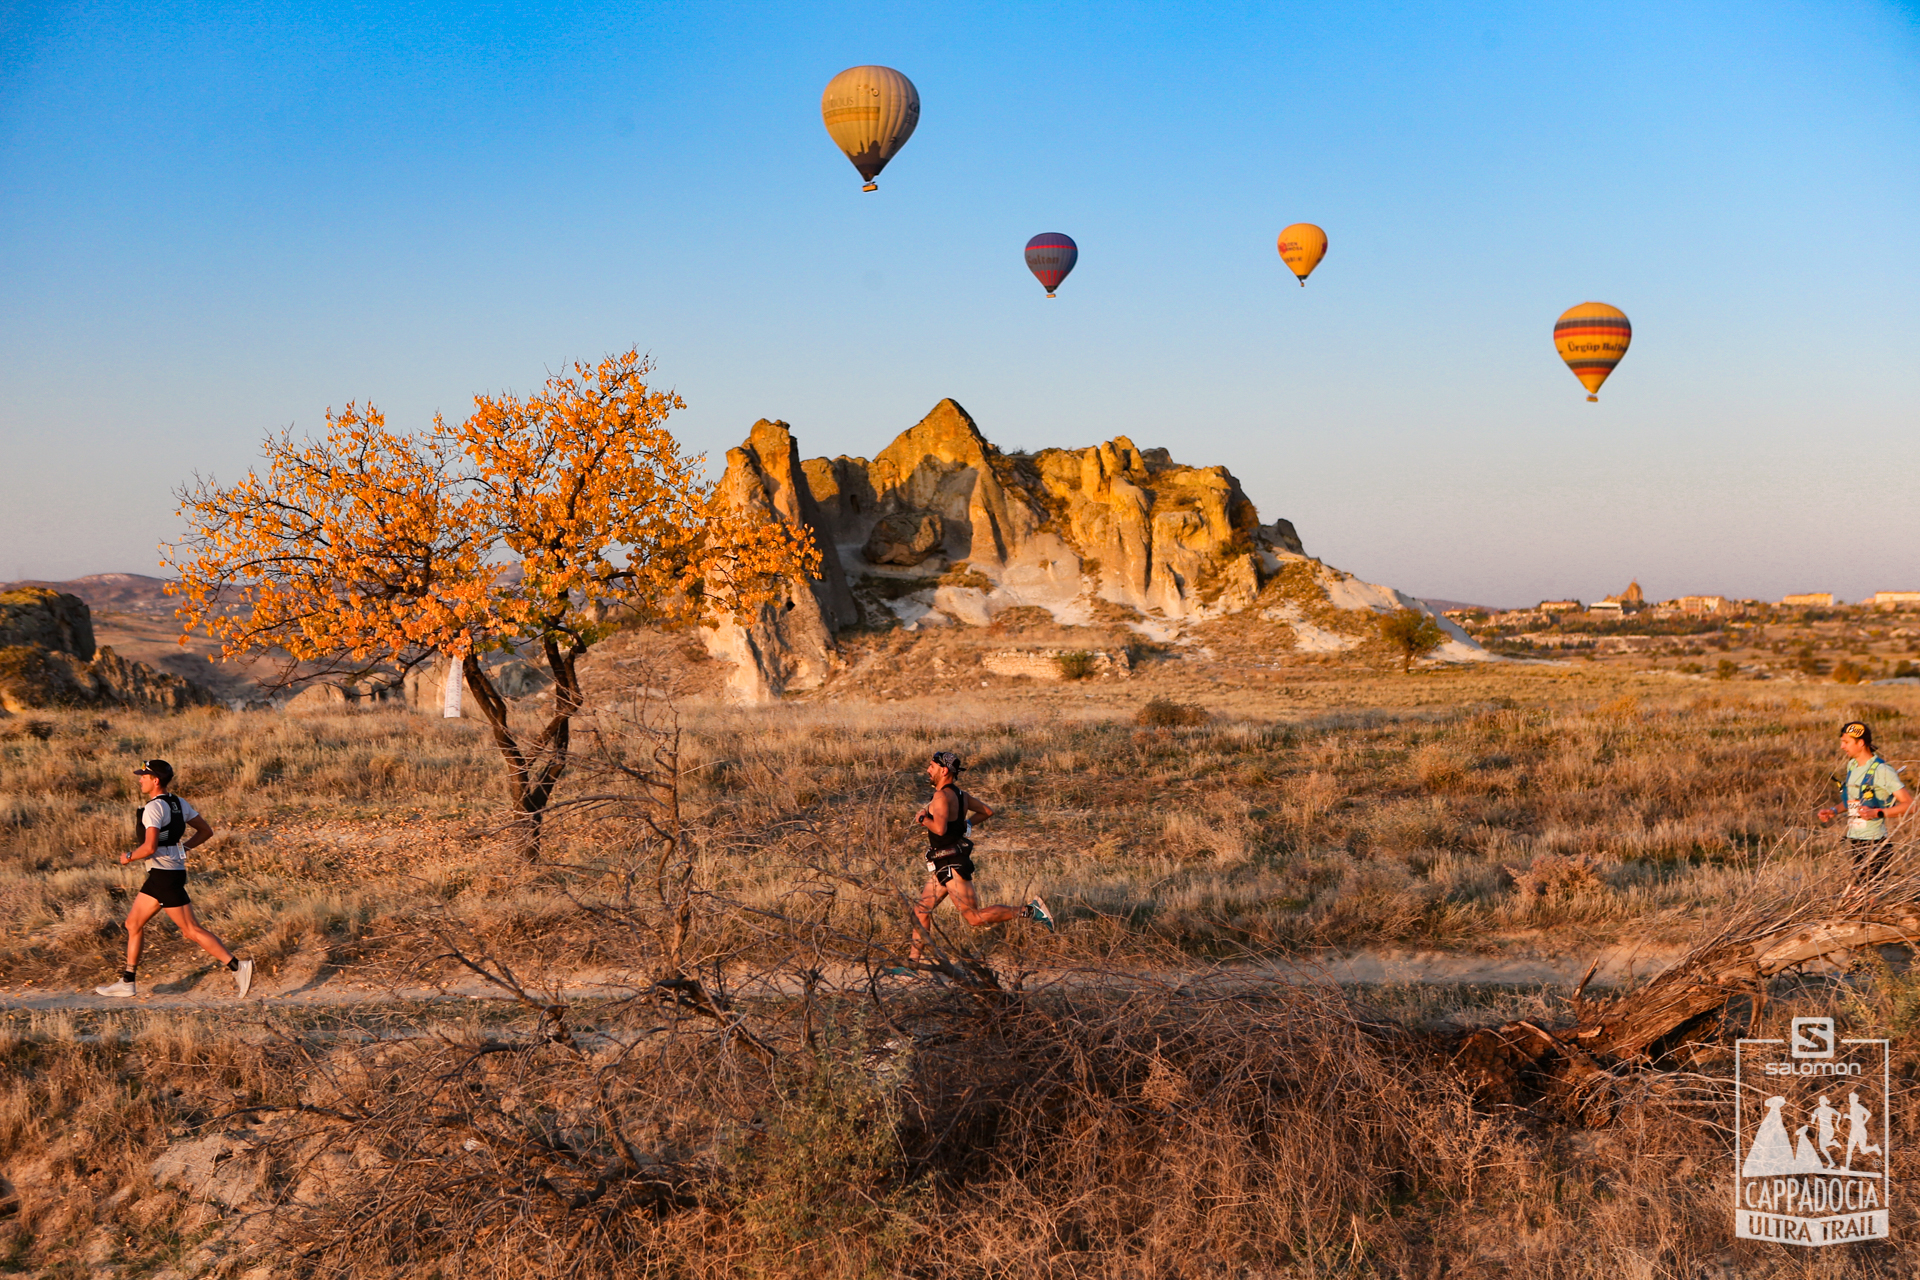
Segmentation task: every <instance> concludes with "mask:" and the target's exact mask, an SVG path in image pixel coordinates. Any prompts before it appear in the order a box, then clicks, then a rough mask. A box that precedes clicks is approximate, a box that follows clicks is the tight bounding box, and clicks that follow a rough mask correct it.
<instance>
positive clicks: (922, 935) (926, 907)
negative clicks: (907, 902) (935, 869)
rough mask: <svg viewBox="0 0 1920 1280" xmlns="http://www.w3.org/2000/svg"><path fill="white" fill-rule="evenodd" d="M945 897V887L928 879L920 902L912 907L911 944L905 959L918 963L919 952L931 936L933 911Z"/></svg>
mask: <svg viewBox="0 0 1920 1280" xmlns="http://www.w3.org/2000/svg"><path fill="white" fill-rule="evenodd" d="M946 896H947V886H945V885H943V884H941V883H940V881H939V879H938V878H936V877H931V876H930V877H928V879H927V887H926V888H924V889H922V890H921V891H920V901H919V902H917V903H915V904H914V907H913V943H912V945H911V946H909V947H908V948H907V959H908V960H909V961H911V962H914V963H918V962H919V959H920V952H921V950H922V948H924V947H925V946H926V943H927V939H928V938H929V937H931V936H932V935H933V909H934V908H935V907H937V906H939V905H940V899H942V898H944V897H946Z"/></svg>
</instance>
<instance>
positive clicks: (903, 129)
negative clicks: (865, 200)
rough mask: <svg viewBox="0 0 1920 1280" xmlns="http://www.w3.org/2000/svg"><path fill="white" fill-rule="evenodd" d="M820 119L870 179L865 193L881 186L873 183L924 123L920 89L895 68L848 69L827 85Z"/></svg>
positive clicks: (864, 189)
mask: <svg viewBox="0 0 1920 1280" xmlns="http://www.w3.org/2000/svg"><path fill="white" fill-rule="evenodd" d="M820 118H821V119H822V120H824V121H825V122H826V125H827V136H828V137H830V138H832V139H833V145H834V146H836V147H839V148H840V150H842V151H844V152H845V153H846V156H847V159H849V160H851V161H853V167H854V168H856V169H858V170H859V171H860V176H861V177H862V178H865V179H866V180H867V185H866V186H864V187H862V188H860V189H861V190H862V191H874V190H877V189H878V188H879V186H880V184H879V183H877V182H875V181H874V179H875V178H876V177H878V176H879V174H880V171H881V170H882V169H884V168H886V167H887V161H889V160H891V159H893V157H894V154H895V153H896V152H898V151H899V150H900V148H901V147H903V146H905V145H906V143H907V139H908V138H911V137H912V136H913V130H914V126H916V125H918V124H919V123H920V91H919V90H917V89H915V88H914V87H913V81H911V80H909V79H907V78H906V77H905V76H903V75H901V74H900V73H899V72H898V71H895V70H894V69H893V68H892V67H848V68H847V69H846V70H845V71H842V72H841V73H840V74H839V75H837V76H835V77H834V78H833V79H831V80H829V81H827V90H826V92H825V93H823V94H821V95H820Z"/></svg>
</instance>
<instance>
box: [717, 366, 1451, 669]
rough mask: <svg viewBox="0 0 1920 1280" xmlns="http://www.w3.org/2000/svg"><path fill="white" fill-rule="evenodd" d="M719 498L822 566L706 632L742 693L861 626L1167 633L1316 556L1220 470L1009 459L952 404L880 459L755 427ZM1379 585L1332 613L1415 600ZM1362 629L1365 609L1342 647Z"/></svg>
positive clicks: (1076, 455) (1253, 599) (1323, 593)
mask: <svg viewBox="0 0 1920 1280" xmlns="http://www.w3.org/2000/svg"><path fill="white" fill-rule="evenodd" d="M715 501H716V502H724V503H731V504H734V505H735V506H736V507H737V508H738V509H741V510H745V511H749V512H752V513H755V514H757V515H759V516H760V517H762V518H765V519H778V520H783V521H785V522H787V523H788V524H791V525H794V526H796V527H801V528H804V529H805V530H807V531H808V532H809V533H810V534H811V535H812V536H813V538H814V540H815V543H816V544H817V545H818V546H819V547H820V550H821V555H822V560H823V565H822V573H821V577H820V579H819V580H817V581H815V582H813V583H799V582H795V583H793V584H791V586H790V588H789V590H788V592H787V593H786V595H785V596H784V597H783V598H782V599H780V600H777V601H775V602H773V603H771V604H769V605H767V606H765V607H764V608H762V609H761V610H760V612H759V615H758V616H757V617H756V618H754V619H753V621H752V622H751V624H750V625H747V626H738V625H735V624H732V623H728V624H725V625H723V626H722V627H720V628H718V629H717V630H714V631H711V632H709V634H708V640H707V644H708V649H709V651H710V652H711V653H712V654H713V655H714V656H716V657H724V658H727V659H729V660H731V661H732V662H733V664H734V673H735V674H734V677H733V680H732V682H731V684H730V690H731V692H732V693H733V695H734V696H735V697H738V698H740V699H742V700H746V701H763V700H765V699H767V698H770V697H773V696H777V695H778V694H779V693H780V692H782V691H784V690H787V689H804V688H808V687H811V686H813V685H816V684H818V683H819V682H820V681H822V680H823V679H825V678H826V676H827V675H828V674H829V673H830V672H831V671H832V670H833V669H834V665H835V661H836V659H835V654H834V646H833V634H834V632H836V631H838V630H840V629H841V628H843V627H846V626H849V625H852V624H854V623H857V622H864V623H865V624H867V625H873V626H887V625H904V626H907V627H916V628H917V627H921V626H938V625H943V624H956V623H957V624H967V625H985V624H987V623H989V622H991V621H992V620H993V618H994V617H995V616H996V615H997V614H999V613H1001V612H1004V611H1005V610H1008V609H1014V608H1020V609H1032V608H1040V609H1044V610H1046V611H1047V613H1048V614H1050V615H1052V617H1053V618H1054V620H1055V621H1056V622H1059V623H1061V624H1065V625H1085V624H1089V623H1093V622H1095V621H1106V622H1112V621H1115V620H1116V619H1129V620H1132V622H1133V624H1134V625H1135V626H1136V627H1137V629H1139V630H1142V631H1144V632H1146V633H1147V634H1149V635H1155V636H1156V637H1157V638H1162V639H1164V638H1167V637H1168V636H1170V635H1171V634H1172V632H1173V630H1174V629H1175V628H1177V626H1178V625H1179V624H1180V623H1182V622H1185V621H1190V620H1199V619H1205V618H1210V617H1219V616H1222V615H1225V614H1231V613H1240V612H1244V611H1248V610H1251V609H1254V608H1255V607H1256V606H1260V607H1261V608H1262V611H1263V613H1264V612H1266V611H1267V610H1270V609H1279V610H1281V611H1282V612H1285V611H1286V610H1287V608H1288V607H1289V602H1288V601H1284V600H1283V601H1279V602H1277V603H1276V602H1275V601H1274V599H1273V598H1272V594H1271V591H1270V589H1269V588H1270V586H1271V584H1272V583H1274V582H1275V580H1276V579H1278V578H1279V577H1281V576H1282V573H1283V569H1285V568H1286V566H1288V565H1290V564H1301V563H1308V564H1313V565H1315V566H1318V562H1317V561H1313V562H1309V561H1306V558H1305V557H1306V553H1305V551H1304V549H1303V548H1302V546H1301V544H1300V538H1299V535H1298V534H1297V533H1296V532H1295V531H1294V528H1293V525H1292V524H1290V523H1289V522H1287V521H1285V520H1275V521H1273V522H1272V523H1270V524H1263V523H1262V522H1261V520H1260V517H1259V514H1258V512H1257V511H1255V509H1254V505H1253V503H1252V502H1251V501H1250V500H1248V498H1247V496H1246V494H1245V493H1244V492H1243V491H1242V490H1241V488H1240V482H1239V481H1238V480H1236V479H1235V478H1234V476H1233V474H1232V473H1231V472H1229V471H1228V470H1227V469H1226V468H1225V467H1195V466H1188V465H1184V464H1181V463H1177V462H1175V461H1174V460H1173V458H1172V457H1171V455H1170V454H1169V453H1168V452H1167V451H1166V450H1165V449H1141V448H1138V447H1137V446H1135V444H1134V443H1133V441H1131V440H1129V439H1128V438H1126V437H1125V436H1117V437H1115V438H1114V439H1112V440H1109V441H1107V442H1106V443H1104V444H1099V445H1092V446H1089V447H1086V448H1081V449H1043V450H1041V451H1039V452H1038V453H1032V454H1028V453H1016V454H1007V453H1002V452H1001V451H1000V450H999V449H997V448H995V447H994V446H993V444H992V443H990V442H989V441H988V440H987V439H986V437H985V436H984V435H982V434H981V432H980V429H979V427H978V425H977V424H976V423H975V422H974V420H973V419H972V418H971V417H970V416H969V415H968V414H967V411H966V410H965V409H962V408H961V407H960V406H959V405H958V404H956V403H954V402H953V401H952V400H942V401H941V402H940V403H939V404H937V405H935V406H934V408H933V411H932V412H931V413H929V414H928V415H927V416H926V417H925V418H923V419H921V420H920V421H919V422H917V423H915V424H914V425H913V426H912V427H910V428H908V429H907V430H906V431H905V432H903V433H901V435H900V436H899V437H898V438H897V439H895V440H894V441H893V443H892V444H890V445H888V446H887V447H886V448H885V449H883V450H882V451H881V452H880V453H879V454H878V455H876V456H875V457H874V458H872V459H871V460H869V459H866V458H852V457H839V458H812V459H808V460H807V461H805V462H804V463H803V462H801V461H800V460H799V451H798V448H797V446H796V445H795V442H794V439H793V434H792V432H791V430H790V429H789V428H788V427H787V425H786V424H785V423H784V422H767V421H764V420H763V421H761V422H757V423H755V424H754V426H753V430H752V432H751V433H750V434H749V436H748V438H747V441H746V443H745V444H743V445H742V446H741V447H740V448H738V449H734V450H731V451H729V452H728V454H727V470H726V474H725V476H724V477H723V478H722V480H721V482H720V485H719V487H718V491H717V493H716V497H715ZM1318 567H1319V568H1320V569H1324V568H1325V567H1324V566H1318ZM1295 576H1296V577H1298V576H1299V575H1298V574H1297V573H1296V575H1295ZM1346 580H1347V579H1346V575H1341V574H1338V572H1337V571H1334V570H1327V571H1326V572H1325V573H1317V572H1313V573H1309V574H1307V576H1306V579H1303V581H1309V582H1310V583H1312V584H1317V585H1312V586H1311V592H1312V593H1317V594H1315V599H1316V600H1319V601H1321V602H1322V603H1324V602H1325V601H1326V600H1327V599H1328V597H1327V592H1328V591H1332V590H1337V589H1339V588H1340V583H1341V582H1344V581H1346ZM1375 591H1376V593H1384V594H1382V595H1381V599H1380V600H1379V601H1375V600H1373V599H1371V598H1370V597H1369V598H1365V599H1361V598H1360V597H1361V596H1363V595H1364V594H1365V593H1359V595H1356V593H1355V592H1353V591H1347V592H1346V595H1349V596H1355V599H1354V601H1353V602H1351V603H1342V604H1338V605H1336V606H1332V607H1336V608H1339V609H1346V610H1351V609H1360V610H1365V611H1367V612H1368V613H1369V615H1370V614H1371V613H1372V612H1377V611H1380V610H1383V609H1391V608H1392V607H1395V606H1394V605H1393V604H1390V603H1387V601H1388V598H1389V596H1390V597H1391V598H1392V599H1393V600H1395V601H1399V600H1405V599H1407V597H1402V596H1400V595H1399V594H1398V593H1396V592H1389V591H1388V589H1386V588H1377V589H1375ZM1292 603H1295V604H1297V603H1300V602H1298V601H1295V602H1292ZM1415 607H1421V608H1423V609H1424V606H1419V605H1418V603H1417V602H1415ZM1302 622H1303V624H1305V625H1309V626H1310V625H1312V624H1311V622H1310V621H1309V620H1307V619H1305V618H1304V617H1303V618H1302ZM1369 625H1370V624H1363V623H1361V622H1360V621H1359V620H1358V619H1357V618H1356V619H1355V620H1354V625H1353V626H1352V627H1348V628H1347V629H1346V631H1345V632H1340V633H1339V634H1341V635H1342V636H1343V637H1344V638H1343V640H1342V643H1344V644H1351V643H1357V640H1355V639H1353V638H1351V637H1352V636H1357V635H1359V634H1360V632H1362V631H1364V630H1366V629H1367V627H1368V626H1369ZM1322 630H1325V631H1327V632H1328V633H1329V634H1334V633H1335V629H1334V628H1322ZM1455 631H1457V628H1456V629H1455ZM1349 633H1351V635H1349ZM1458 638H1459V639H1460V640H1461V641H1462V643H1463V652H1464V651H1466V649H1471V650H1472V651H1474V652H1478V649H1477V646H1472V645H1471V642H1470V641H1465V639H1464V633H1461V634H1460V636H1459V637H1458Z"/></svg>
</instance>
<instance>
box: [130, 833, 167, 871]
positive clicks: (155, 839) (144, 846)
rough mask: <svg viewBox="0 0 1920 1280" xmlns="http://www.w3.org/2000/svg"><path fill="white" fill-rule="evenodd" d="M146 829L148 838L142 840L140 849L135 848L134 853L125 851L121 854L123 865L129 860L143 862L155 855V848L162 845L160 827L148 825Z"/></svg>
mask: <svg viewBox="0 0 1920 1280" xmlns="http://www.w3.org/2000/svg"><path fill="white" fill-rule="evenodd" d="M146 830H147V838H146V839H145V840H142V841H141V842H140V847H139V848H138V849H135V850H134V851H133V852H132V853H123V854H121V855H120V865H121V866H123V867H124V866H126V865H127V864H128V863H129V862H141V861H144V860H145V859H147V858H151V857H152V856H153V852H154V850H155V849H156V848H158V847H159V845H160V829H159V828H158V827H148V828H147V829H146Z"/></svg>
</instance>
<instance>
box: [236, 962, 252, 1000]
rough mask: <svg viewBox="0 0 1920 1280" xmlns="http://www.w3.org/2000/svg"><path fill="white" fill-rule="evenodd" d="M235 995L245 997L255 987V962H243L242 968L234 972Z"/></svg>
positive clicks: (241, 963)
mask: <svg viewBox="0 0 1920 1280" xmlns="http://www.w3.org/2000/svg"><path fill="white" fill-rule="evenodd" d="M233 986H234V994H235V995H237V996H244V995H245V994H247V991H248V990H249V989H250V988H251V987H252V986H253V961H251V960H242V961H241V962H240V967H239V968H238V969H235V970H234V971H233Z"/></svg>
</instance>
